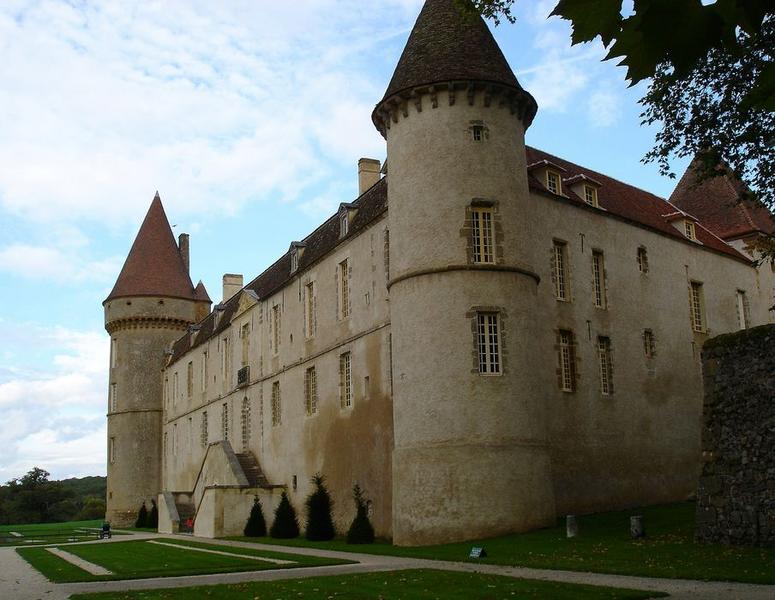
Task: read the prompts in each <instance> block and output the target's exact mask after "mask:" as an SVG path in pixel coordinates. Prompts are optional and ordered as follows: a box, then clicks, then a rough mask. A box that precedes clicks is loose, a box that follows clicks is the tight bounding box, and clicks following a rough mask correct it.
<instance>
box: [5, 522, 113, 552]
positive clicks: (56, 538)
mask: <svg viewBox="0 0 775 600" xmlns="http://www.w3.org/2000/svg"><path fill="white" fill-rule="evenodd" d="M101 526H102V521H100V520H96V521H70V522H67V523H37V524H33V525H3V526H0V547H3V546H35V545H40V544H62V543H65V542H69V541H84V540H93V539H94V538H95V537H97V531H96V530H97V529H98V528H100V527H101ZM86 530H88V531H86ZM11 532H14V533H18V534H20V536H14V535H11Z"/></svg>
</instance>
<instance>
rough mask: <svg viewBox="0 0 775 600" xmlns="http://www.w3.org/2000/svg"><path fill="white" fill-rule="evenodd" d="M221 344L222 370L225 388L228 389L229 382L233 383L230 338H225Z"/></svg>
mask: <svg viewBox="0 0 775 600" xmlns="http://www.w3.org/2000/svg"><path fill="white" fill-rule="evenodd" d="M221 341H222V344H221V352H222V354H221V369H222V375H223V386H224V388H225V389H228V385H229V382H230V381H231V373H230V371H231V348H230V347H229V346H230V345H229V338H227V337H225V338H223V340H221Z"/></svg>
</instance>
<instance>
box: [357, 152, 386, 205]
mask: <svg viewBox="0 0 775 600" xmlns="http://www.w3.org/2000/svg"><path fill="white" fill-rule="evenodd" d="M381 167H382V165H381V164H380V162H379V161H378V160H376V159H374V158H362V159H360V160H359V161H358V195H359V196H360V195H361V194H363V192H365V191H366V190H368V189H369V188H370V187H371V186H373V185H374V184H375V183H377V182H378V181H379V170H380V168H381Z"/></svg>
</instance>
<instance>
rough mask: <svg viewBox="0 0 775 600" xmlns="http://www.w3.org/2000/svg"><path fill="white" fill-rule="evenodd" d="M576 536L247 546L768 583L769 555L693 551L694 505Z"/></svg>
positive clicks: (561, 531)
mask: <svg viewBox="0 0 775 600" xmlns="http://www.w3.org/2000/svg"><path fill="white" fill-rule="evenodd" d="M633 514H642V515H643V517H644V525H645V527H646V532H647V534H648V537H647V538H646V539H644V540H638V541H633V540H631V539H630V538H629V517H630V515H633ZM580 527H581V536H580V537H578V538H575V539H571V540H568V539H566V537H565V527H564V524H563V525H562V526H560V527H554V528H550V529H543V530H540V531H534V532H531V533H524V534H518V535H507V536H503V537H498V538H493V539H488V540H480V541H477V542H475V543H474V542H464V543H458V544H444V545H439V546H424V547H417V548H405V547H397V546H391V545H390V544H388V543H376V544H370V545H366V546H351V545H348V544H347V543H345V542H344V541H341V540H337V541H333V542H323V543H320V542H318V543H314V542H308V541H306V540H304V539H302V538H299V539H295V540H273V539H271V538H232V539H243V540H245V539H250V540H251V541H257V542H262V543H268V544H285V545H291V546H307V547H313V548H325V549H329V550H342V551H345V552H364V553H369V554H388V555H395V556H407V557H416V558H428V559H434V560H453V561H461V560H468V559H467V557H468V553H469V551H470V549H471V546H473V545H477V546H484V547H485V549H486V550H487V554H488V557H487V558H485V559H483V560H481V561H479V562H484V563H489V564H498V565H518V566H524V567H536V568H544V569H567V570H572V571H594V572H598V573H615V574H620V575H642V576H646V577H667V578H679V579H684V578H685V579H700V580H717V581H740V582H750V583H770V584H772V583H775V550H773V549H758V548H737V547H727V546H716V545H714V546H711V545H699V544H695V543H694V540H693V528H694V504H693V503H688V502H687V503H680V504H670V505H665V506H654V507H648V508H643V509H639V510H637V511H626V512H611V513H602V514H598V515H590V516H586V517H580Z"/></svg>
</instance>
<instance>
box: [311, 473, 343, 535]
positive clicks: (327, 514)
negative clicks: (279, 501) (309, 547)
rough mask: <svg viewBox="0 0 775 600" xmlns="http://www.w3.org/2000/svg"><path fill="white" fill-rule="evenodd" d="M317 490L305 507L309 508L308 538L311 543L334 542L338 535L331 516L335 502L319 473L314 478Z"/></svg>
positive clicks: (313, 481)
mask: <svg viewBox="0 0 775 600" xmlns="http://www.w3.org/2000/svg"><path fill="white" fill-rule="evenodd" d="M312 483H313V484H314V485H315V490H314V491H313V492H312V493H311V494H310V495H309V497H308V498H307V501H306V503H305V506H306V508H307V531H306V537H307V539H308V540H311V541H318V542H319V541H325V540H332V539H334V536H335V535H336V530H335V529H334V519H333V517H332V516H331V509H332V508H333V505H334V503H333V501H332V500H331V495H330V494H329V493H328V490H327V489H326V486H325V477H323V475H321V474H320V473H317V474H316V475H315V476H314V477H313V478H312Z"/></svg>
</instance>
